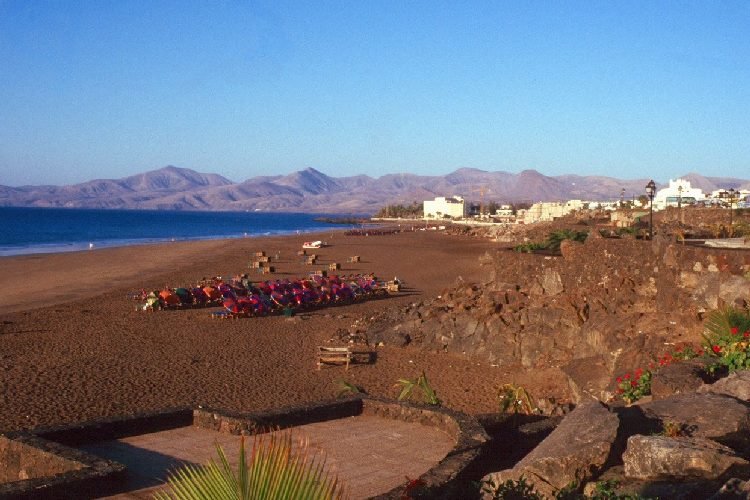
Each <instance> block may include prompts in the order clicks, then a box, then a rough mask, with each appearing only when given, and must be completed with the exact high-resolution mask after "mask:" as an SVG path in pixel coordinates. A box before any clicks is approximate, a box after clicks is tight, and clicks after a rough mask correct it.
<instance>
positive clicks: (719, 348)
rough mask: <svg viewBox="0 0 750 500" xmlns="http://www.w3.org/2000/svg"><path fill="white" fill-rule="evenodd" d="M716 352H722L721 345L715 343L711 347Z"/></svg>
mask: <svg viewBox="0 0 750 500" xmlns="http://www.w3.org/2000/svg"><path fill="white" fill-rule="evenodd" d="M711 349H712V350H713V351H714V352H715V353H716V354H719V353H720V352H721V347H719V346H717V345H715V346H713V347H712V348H711Z"/></svg>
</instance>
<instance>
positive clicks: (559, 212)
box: [523, 200, 583, 224]
mask: <svg viewBox="0 0 750 500" xmlns="http://www.w3.org/2000/svg"><path fill="white" fill-rule="evenodd" d="M582 208H583V202H582V201H581V200H569V201H566V202H565V203H560V202H541V203H534V204H533V205H531V207H530V208H529V209H528V210H526V211H525V212H524V213H523V223H524V224H533V223H534V222H540V221H551V220H553V219H556V218H558V217H562V216H564V215H567V214H569V213H570V212H572V211H574V210H580V209H582Z"/></svg>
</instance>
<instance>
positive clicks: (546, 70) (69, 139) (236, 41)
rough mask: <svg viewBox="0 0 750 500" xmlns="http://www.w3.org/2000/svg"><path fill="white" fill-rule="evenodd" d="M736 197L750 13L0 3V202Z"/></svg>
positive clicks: (567, 7) (664, 4)
mask: <svg viewBox="0 0 750 500" xmlns="http://www.w3.org/2000/svg"><path fill="white" fill-rule="evenodd" d="M168 164H172V165H176V166H180V167H187V168H192V169H195V170H198V171H203V172H215V173H219V174H222V175H224V176H226V177H228V178H229V179H231V180H234V181H242V180H245V179H248V178H250V177H253V176H255V175H268V174H284V173H289V172H293V171H295V170H300V169H302V168H306V167H314V168H317V169H318V170H321V171H322V172H325V173H327V174H329V175H333V176H343V175H353V174H359V173H367V174H370V175H372V176H380V175H383V174H385V173H396V172H411V173H417V174H446V173H449V172H452V171H453V170H455V169H457V168H461V167H475V168H479V169H483V170H491V171H495V170H504V171H509V172H519V171H521V170H523V169H527V168H534V169H537V170H539V171H540V172H542V173H543V174H546V175H559V174H565V173H578V174H584V175H609V176H613V177H619V178H626V179H631V178H645V177H653V178H655V179H657V180H659V181H666V180H667V179H669V178H670V177H676V176H678V175H680V174H684V173H687V172H690V171H698V172H700V173H702V174H704V175H712V176H734V177H744V178H748V177H750V2H747V1H746V0H739V1H734V2H722V1H713V0H712V1H697V2H691V1H683V0H680V1H674V2H669V1H653V0H650V1H644V2H637V1H631V0H627V1H624V0H623V1H605V2H602V1H591V2H566V1H548V2H533V1H527V0H523V1H488V2H458V1H445V2H441V1H436V0H432V1H425V2H416V1H410V0H396V1H393V2H384V1H377V0H372V1H350V0H347V1H341V2H322V1H314V2H284V1H269V2H229V1H226V2H220V1H200V2H190V1H174V2H160V1H154V0H149V1H143V2H136V1H129V0H117V1H104V0H91V1H83V0H76V1H62V0H60V1H43V0H0V184H5V185H13V186H15V185H21V184H42V183H49V184H69V183H75V182H81V181H85V180H90V179H94V178H118V177H124V176H127V175H131V174H135V173H140V172H143V171H146V170H151V169H155V168H160V167H162V166H165V165H168Z"/></svg>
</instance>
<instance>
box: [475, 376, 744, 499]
mask: <svg viewBox="0 0 750 500" xmlns="http://www.w3.org/2000/svg"><path fill="white" fill-rule="evenodd" d="M745 376H746V373H741V374H738V375H734V376H732V377H731V379H730V380H728V381H725V382H724V383H723V384H720V386H719V387H721V386H727V387H731V386H735V385H736V384H737V381H738V380H741V379H743V378H744V377H745ZM714 385H715V384H714ZM614 410H615V411H611V410H610V409H607V408H606V407H605V406H603V405H601V404H597V403H594V404H591V403H589V404H586V405H582V406H579V407H578V408H577V409H576V410H574V411H573V412H571V413H570V414H568V415H567V416H565V417H564V419H563V420H562V422H561V423H560V424H559V425H558V427H557V428H556V429H555V430H554V431H553V432H552V433H551V434H550V435H549V436H548V437H547V438H546V439H545V440H544V441H542V442H541V443H540V444H539V445H538V446H537V447H536V448H535V449H533V450H532V451H531V452H530V453H529V454H528V455H527V456H526V457H524V458H523V459H522V460H521V461H520V462H518V464H516V465H515V466H514V467H513V468H512V469H508V470H504V471H501V472H497V473H493V474H489V475H487V476H486V477H485V478H484V479H485V481H492V483H493V484H494V485H499V484H502V483H503V482H505V481H516V482H518V481H520V479H521V477H523V478H524V480H525V481H526V482H527V483H530V484H532V485H533V487H534V488H535V489H536V490H537V491H538V492H540V493H541V494H543V495H544V496H546V497H553V496H554V494H555V492H556V491H559V490H560V489H562V488H564V487H569V486H570V485H571V484H572V483H575V484H576V485H578V487H579V488H581V489H586V490H587V491H590V490H591V489H592V484H593V483H594V482H596V481H599V480H602V479H605V478H606V479H607V480H612V479H614V480H616V481H617V482H618V483H619V484H620V493H636V494H640V495H644V496H646V497H661V498H708V497H710V496H711V495H712V494H714V492H717V491H719V490H720V489H721V491H723V493H721V495H723V496H721V495H720V496H716V497H715V498H746V497H745V496H731V495H732V494H737V495H744V493H743V491H744V490H743V489H742V488H745V487H746V483H745V481H748V480H750V462H748V459H749V458H750V448H748V439H750V427H749V425H750V421H749V420H748V416H749V415H750V414H749V413H748V411H749V407H748V405H747V404H745V403H744V402H743V401H740V400H738V399H736V398H734V397H730V396H726V395H719V394H713V393H698V392H690V393H685V394H675V395H672V396H667V397H665V398H664V399H661V400H658V401H653V402H649V403H644V404H636V405H633V406H630V407H626V408H622V407H620V408H614ZM732 478H735V479H734V480H732V481H729V480H730V479H732ZM586 481H589V484H588V485H585V483H586ZM725 483H726V484H725ZM486 484H487V483H486ZM722 485H724V486H723V488H722ZM584 486H585V488H584Z"/></svg>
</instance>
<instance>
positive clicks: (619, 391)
mask: <svg viewBox="0 0 750 500" xmlns="http://www.w3.org/2000/svg"><path fill="white" fill-rule="evenodd" d="M623 392H625V391H624V390H622V389H617V394H622V393H623Z"/></svg>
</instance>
